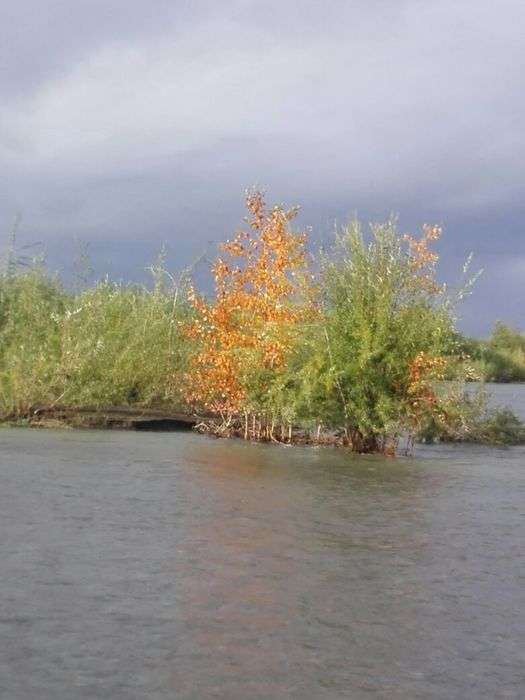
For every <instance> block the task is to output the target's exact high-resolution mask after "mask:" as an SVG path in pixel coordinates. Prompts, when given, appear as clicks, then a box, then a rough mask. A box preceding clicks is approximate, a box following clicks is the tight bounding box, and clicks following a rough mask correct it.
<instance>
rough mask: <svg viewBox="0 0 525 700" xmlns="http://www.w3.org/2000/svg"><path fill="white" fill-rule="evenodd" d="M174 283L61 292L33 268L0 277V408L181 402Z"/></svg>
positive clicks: (178, 298)
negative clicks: (148, 287)
mask: <svg viewBox="0 0 525 700" xmlns="http://www.w3.org/2000/svg"><path fill="white" fill-rule="evenodd" d="M187 313H188V305H187V303H186V301H185V297H184V295H183V294H181V293H180V290H177V289H173V288H165V287H163V286H162V285H161V284H157V285H156V286H155V287H154V289H153V290H148V289H146V288H144V287H139V286H128V285H121V284H113V283H110V282H108V281H103V282H100V283H98V284H97V285H95V286H94V287H93V288H91V289H87V290H86V291H83V292H81V293H79V294H76V295H73V294H69V293H67V292H66V291H65V290H64V289H63V288H62V287H61V285H60V284H59V283H58V282H57V281H56V280H55V279H52V278H50V277H48V276H47V275H46V274H45V272H44V271H43V270H42V269H40V268H35V269H31V270H29V271H26V270H21V271H20V272H18V273H17V274H14V275H13V274H10V275H7V274H5V275H3V276H1V277H0V410H1V412H2V413H3V414H4V415H9V416H13V415H15V416H16V415H23V414H25V413H27V412H28V411H29V410H30V409H31V408H32V407H35V406H40V405H44V406H50V405H53V404H56V403H59V402H60V403H61V404H66V405H71V406H79V405H82V406H108V405H119V404H138V405H157V404H165V403H169V404H171V405H173V404H180V403H181V395H180V387H181V379H182V375H183V371H184V362H185V356H186V352H187V344H186V342H185V340H184V338H183V336H182V334H181V331H180V322H182V321H183V320H184V319H185V318H186V316H187Z"/></svg>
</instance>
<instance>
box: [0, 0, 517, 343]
mask: <svg viewBox="0 0 525 700" xmlns="http://www.w3.org/2000/svg"><path fill="white" fill-rule="evenodd" d="M1 24H2V28H1V30H0V32H1V34H2V36H1V37H0V91H1V95H0V97H1V100H0V159H1V161H2V172H3V176H4V186H3V187H2V188H1V191H0V224H1V225H2V229H3V231H4V232H5V234H6V236H7V233H8V230H9V226H10V222H11V221H12V219H13V216H14V215H15V214H16V213H17V212H21V213H22V216H23V220H22V226H21V233H20V238H21V240H22V242H30V241H34V240H35V241H36V240H41V241H43V242H44V243H45V246H46V249H47V250H48V253H49V260H50V263H51V265H55V266H61V267H67V266H68V265H71V258H72V256H73V248H74V246H73V243H72V241H73V240H74V239H75V238H76V239H81V240H83V241H85V242H88V243H89V244H90V247H91V251H92V254H93V259H94V262H95V265H96V267H97V269H98V271H99V272H103V271H104V270H105V269H107V270H109V271H110V272H111V273H112V274H113V275H114V276H117V277H118V276H124V277H126V278H134V279H137V278H139V277H140V276H141V274H142V271H143V268H144V267H145V265H146V264H147V263H148V262H149V260H150V259H151V258H152V257H153V255H154V254H155V251H156V250H158V248H159V246H160V244H161V243H162V241H166V242H167V243H168V244H169V247H170V251H171V253H170V262H171V263H172V264H173V265H175V266H176V265H180V266H182V265H185V264H187V263H188V261H190V260H191V259H192V258H193V257H194V256H195V255H196V254H198V253H199V252H201V251H202V250H203V249H204V247H205V246H206V244H207V242H208V241H217V240H220V239H223V238H224V237H226V236H228V235H229V233H230V232H231V231H232V230H234V229H235V228H236V227H237V225H238V224H239V221H240V219H241V217H242V214H243V212H242V197H243V192H244V190H245V188H246V187H249V186H250V185H253V184H259V185H261V186H262V187H264V188H265V189H266V190H267V192H268V199H269V200H270V201H279V202H285V203H287V204H295V203H297V204H300V205H301V207H302V209H301V217H300V221H299V223H300V224H302V225H305V226H306V225H308V226H311V227H312V237H313V239H314V240H315V241H318V240H324V241H326V240H328V238H329V236H330V234H331V231H332V230H333V226H334V221H338V222H343V221H344V220H345V219H347V218H348V217H349V215H351V214H352V213H355V212H357V213H358V215H359V216H360V217H362V218H363V219H365V220H370V219H380V218H384V217H385V216H387V215H388V214H389V213H390V212H396V213H399V215H400V224H401V226H402V228H403V229H415V228H416V227H417V226H418V225H420V224H421V223H423V222H427V221H428V222H438V223H441V224H442V225H443V227H444V238H443V242H442V244H441V252H442V254H443V274H444V275H445V277H447V278H448V279H453V277H454V274H453V273H454V270H456V269H458V268H459V267H460V266H461V260H462V258H463V257H464V256H465V255H466V254H467V253H468V252H470V251H473V252H474V253H475V265H477V266H478V267H484V268H485V273H484V275H483V277H482V279H481V280H480V282H479V283H478V285H477V288H476V291H475V295H474V297H473V298H472V299H471V300H470V301H469V302H468V303H467V304H466V305H465V307H464V312H463V320H462V324H463V327H464V328H465V329H466V330H468V331H470V332H474V333H485V332H487V331H488V329H489V328H490V326H491V325H492V323H493V321H494V320H495V319H496V318H502V319H505V320H508V321H510V322H513V323H515V324H517V325H520V326H521V327H522V328H523V327H525V293H524V290H525V229H524V224H523V222H524V217H525V197H524V194H525V128H524V124H525V89H524V88H525V85H524V78H523V76H524V75H525V39H524V36H525V32H524V27H525V3H523V1H522V0H499V1H498V2H495V1H493V0H460V1H458V0H440V1H439V2H438V1H437V0H436V1H434V0H395V1H394V0H391V1H387V0H361V1H359V2H353V1H352V0H347V1H344V0H332V1H331V0H323V1H322V2H321V1H320V0H319V1H318V2H310V1H309V0H302V1H301V2H295V1H293V0H280V1H279V2H274V1H266V2H262V1H261V2H252V1H249V0H233V1H225V2H222V3H219V2H199V1H198V0H196V1H193V2H190V1H187V2H183V1H181V0H149V1H148V2H145V1H144V0H140V1H139V0H74V1H73V0H17V2H10V1H9V0H5V2H4V3H3V7H2V23H1ZM4 238H5V237H4Z"/></svg>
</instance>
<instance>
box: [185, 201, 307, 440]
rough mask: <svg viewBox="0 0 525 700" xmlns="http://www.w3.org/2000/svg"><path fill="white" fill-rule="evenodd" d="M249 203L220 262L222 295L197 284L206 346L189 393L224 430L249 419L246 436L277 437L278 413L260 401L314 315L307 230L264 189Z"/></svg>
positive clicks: (196, 331) (198, 336) (196, 329)
mask: <svg viewBox="0 0 525 700" xmlns="http://www.w3.org/2000/svg"><path fill="white" fill-rule="evenodd" d="M246 206H247V209H248V212H249V216H248V217H247V219H246V222H247V224H248V227H249V228H248V230H245V231H240V232H239V233H237V235H236V236H235V237H234V238H233V239H232V240H230V241H227V242H226V243H224V244H222V245H221V251H222V252H223V253H224V254H225V255H224V256H223V257H219V258H218V259H217V260H216V261H215V263H214V265H213V274H214V278H215V298H214V299H213V300H212V301H207V300H206V299H204V298H203V297H201V296H199V295H198V294H197V293H196V292H195V290H194V289H193V288H191V289H190V293H189V298H190V302H191V305H192V306H193V309H194V311H195V315H194V318H193V320H192V321H191V322H190V323H189V324H188V325H187V326H186V329H185V330H186V334H187V336H188V337H190V338H192V339H194V340H196V341H197V343H198V351H197V352H196V354H195V356H194V357H193V359H192V361H191V364H190V369H189V372H188V376H187V385H186V391H185V395H186V400H187V402H188V403H189V404H190V405H192V406H195V407H198V408H200V409H204V410H205V411H206V412H207V413H208V414H211V415H212V416H215V417H216V418H217V417H219V418H220V420H219V421H218V422H215V423H213V425H214V429H215V430H218V431H219V432H223V433H230V432H232V431H236V430H239V425H240V422H239V421H240V420H241V418H242V430H243V432H244V435H245V436H246V437H248V436H249V433H250V435H251V436H252V437H255V435H256V434H257V435H258V436H261V434H262V433H264V434H265V435H268V436H270V433H271V432H272V430H273V428H272V424H273V423H274V422H275V417H274V416H269V415H267V412H264V414H263V412H261V410H260V405H254V404H260V403H261V401H260V394H261V393H263V394H264V393H265V391H267V389H268V385H269V384H270V383H271V380H272V377H273V376H275V374H276V373H277V372H278V371H279V370H280V369H281V368H282V367H283V366H284V365H285V362H286V358H287V354H288V352H289V351H290V348H291V346H292V343H293V340H294V337H295V331H296V328H297V326H298V324H299V323H300V322H301V321H302V320H304V319H305V318H306V317H307V316H308V314H311V313H312V308H313V307H312V304H311V303H309V302H307V301H306V300H305V295H304V291H305V279H306V276H305V274H306V256H305V243H306V235H305V234H304V233H295V232H293V231H292V230H291V227H290V222H291V221H292V220H293V219H294V217H295V216H296V214H297V209H296V208H294V209H289V210H285V209H284V208H283V207H281V206H275V207H273V208H272V209H270V210H268V209H267V208H266V206H265V202H264V198H263V195H262V193H261V192H257V191H256V192H252V193H249V194H247V196H246ZM261 383H262V384H261ZM255 394H258V395H259V397H258V401H255V400H254V396H255ZM209 424H211V423H210V421H208V425H209Z"/></svg>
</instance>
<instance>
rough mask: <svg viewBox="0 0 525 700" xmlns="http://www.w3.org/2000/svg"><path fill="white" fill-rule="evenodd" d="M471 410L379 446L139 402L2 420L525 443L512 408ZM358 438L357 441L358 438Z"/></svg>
mask: <svg viewBox="0 0 525 700" xmlns="http://www.w3.org/2000/svg"><path fill="white" fill-rule="evenodd" d="M464 406H466V407H469V408H468V410H467V411H466V412H462V413H461V414H459V415H458V416H455V417H453V416H450V417H449V421H448V423H443V424H439V423H437V422H430V423H427V424H425V425H424V426H421V427H420V428H419V430H418V431H416V432H415V433H414V434H408V433H406V432H404V433H398V434H397V437H394V438H389V439H388V441H387V438H385V439H384V441H383V442H382V443H379V442H378V443H376V444H375V445H370V444H362V445H358V444H357V443H356V442H355V437H354V436H352V435H351V434H349V433H348V432H347V431H344V430H342V429H340V430H328V429H326V428H323V427H322V426H321V425H317V427H316V428H315V429H313V428H311V427H308V426H304V425H297V424H291V423H290V424H288V425H287V426H279V427H275V428H274V427H273V426H270V425H269V424H268V423H267V422H265V421H264V420H256V419H255V417H254V420H253V422H250V423H248V422H247V421H242V420H240V419H236V420H235V419H231V420H226V421H222V422H221V421H219V422H217V421H216V420H215V419H214V417H213V416H210V415H196V414H190V413H188V412H184V411H181V410H174V409H170V408H166V407H164V408H147V407H137V406H108V407H103V408H101V407H93V406H91V407H90V406H83V407H79V406H47V407H45V406H41V407H34V408H32V409H31V410H28V411H26V412H25V413H24V414H16V415H14V414H13V415H4V416H2V417H0V425H2V424H3V425H7V426H18V427H29V428H40V429H45V428H72V429H87V430H128V431H149V432H155V431H158V432H160V431H163V432H169V431H195V432H197V433H200V434H203V435H208V436H209V437H214V438H226V439H244V440H249V441H250V442H256V443H257V442H258V443H265V442H266V443H274V444H281V445H288V446H291V445H294V446H307V445H311V446H320V445H326V446H333V447H340V448H347V449H348V448H351V449H352V450H353V451H354V452H358V453H370V452H380V453H382V454H384V455H386V456H395V455H396V454H398V453H402V454H407V453H410V452H411V451H412V449H413V446H414V444H415V443H427V444H428V443H438V442H442V443H470V444H479V445H500V446H504V445H507V446H510V445H523V444H525V423H524V422H523V421H522V418H521V417H520V416H519V415H516V414H515V413H514V411H513V410H511V409H510V408H508V407H502V406H494V407H492V408H489V407H488V406H485V408H481V407H480V406H479V405H478V404H477V402H476V400H475V399H474V400H470V399H469V398H468V397H467V398H466V399H465V403H464ZM352 440H354V442H352Z"/></svg>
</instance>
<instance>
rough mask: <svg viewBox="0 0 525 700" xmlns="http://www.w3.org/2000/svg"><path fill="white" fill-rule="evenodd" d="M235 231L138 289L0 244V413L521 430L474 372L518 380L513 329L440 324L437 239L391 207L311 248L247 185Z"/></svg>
mask: <svg viewBox="0 0 525 700" xmlns="http://www.w3.org/2000/svg"><path fill="white" fill-rule="evenodd" d="M246 206H247V210H248V215H247V217H246V220H245V226H244V228H243V229H242V230H241V231H239V232H238V233H237V234H236V235H235V236H234V237H233V238H232V239H231V240H229V241H227V242H225V243H224V244H222V245H221V246H220V249H221V250H220V254H219V256H218V257H217V258H216V260H215V261H213V263H212V264H211V272H212V274H213V279H214V285H215V290H214V293H212V294H208V295H205V294H203V293H200V292H198V291H197V290H196V288H195V286H194V284H193V282H192V276H191V270H186V271H184V272H183V273H182V274H180V275H178V276H176V277H175V276H173V275H171V274H169V273H168V272H167V271H166V270H165V269H164V265H163V260H162V259H160V260H159V261H158V263H157V264H155V265H153V266H152V267H151V273H152V276H153V285H152V286H151V287H149V288H148V287H144V286H138V285H130V284H129V285H128V284H123V283H114V282H111V281H109V279H104V280H102V281H99V282H97V283H95V284H94V285H92V286H84V288H82V289H79V290H77V291H76V292H72V291H71V290H68V289H66V288H65V287H64V286H63V285H62V284H61V282H60V281H59V279H58V278H57V277H56V276H52V275H50V274H49V273H48V272H47V271H46V270H45V268H44V267H43V266H42V265H41V264H39V263H38V262H29V261H28V260H27V259H25V258H19V257H17V254H16V248H15V246H14V245H13V246H12V249H11V251H10V254H9V256H8V259H7V264H6V265H5V269H4V272H3V273H2V276H1V279H0V314H1V315H0V332H1V335H2V344H1V348H0V411H1V419H2V421H3V422H10V423H13V422H15V423H25V424H29V425H38V426H46V425H47V426H49V425H54V426H56V425H73V426H76V427H120V428H132V429H170V428H174V427H175V428H181V427H182V428H188V427H189V428H194V429H196V430H198V431H201V432H204V433H207V434H210V435H214V436H218V437H239V438H242V439H245V440H255V441H268V442H276V443H284V444H291V443H301V444H305V443H307V444H333V445H340V446H343V447H346V448H347V449H349V450H351V451H354V452H359V453H367V452H377V453H383V454H387V455H392V454H395V453H396V451H397V450H398V448H399V445H400V443H401V442H403V444H404V449H405V450H410V448H411V446H412V445H413V443H414V442H415V441H417V440H422V441H427V442H428V441H435V440H447V441H472V442H484V443H491V442H492V443H496V444H498V443H504V444H509V443H510V444H516V443H520V442H523V441H524V439H525V431H524V428H523V425H522V423H521V421H520V420H519V419H518V418H517V417H516V416H515V415H514V414H513V413H512V412H511V411H510V410H509V409H498V410H489V408H488V406H487V402H486V397H485V394H484V392H483V390H482V389H481V390H479V391H477V392H467V391H466V390H465V387H466V386H467V383H469V382H472V381H475V380H483V379H489V380H494V379H496V380H502V379H506V380H508V381H515V380H520V379H523V378H524V377H525V338H524V337H523V336H522V335H520V334H519V333H518V332H514V331H512V329H508V328H506V327H505V326H503V325H499V326H497V327H496V330H495V332H494V335H493V337H492V338H491V339H490V340H489V341H488V342H487V343H482V342H480V341H474V340H469V339H466V338H463V337H462V336H461V335H460V334H459V333H458V332H457V329H456V318H457V316H456V314H457V308H458V304H459V303H460V302H461V300H462V299H463V297H464V296H465V295H466V294H469V293H470V291H471V288H472V286H473V284H474V282H475V279H476V275H475V274H474V275H469V273H468V265H466V266H465V269H464V271H463V272H464V276H463V279H462V280H461V281H460V284H459V285H458V288H456V289H451V288H449V287H448V286H447V285H445V284H443V283H441V282H440V281H439V280H438V279H437V273H436V263H437V261H438V254H437V252H436V251H435V245H436V243H437V241H438V240H439V238H440V237H441V229H440V228H439V227H438V226H430V225H425V226H423V228H422V231H421V233H420V235H419V236H412V235H408V234H405V235H402V234H400V233H399V231H398V229H397V224H396V221H395V220H394V219H390V220H388V221H386V222H384V223H378V224H372V225H371V226H370V227H369V230H364V229H363V227H362V226H361V224H360V223H359V222H358V221H352V222H350V223H349V224H348V225H346V226H344V227H342V228H341V229H340V230H339V231H338V232H337V236H336V240H335V243H334V246H333V249H332V250H330V251H323V252H320V253H318V254H317V255H314V254H313V253H312V252H311V251H310V250H309V249H308V245H307V244H308V241H307V236H306V234H305V233H304V232H301V231H300V232H297V231H295V230H294V229H293V227H292V221H293V219H294V217H295V215H296V213H297V209H296V208H292V209H286V208H284V207H283V206H280V205H276V206H273V207H267V205H266V203H265V201H264V197H263V194H262V193H261V192H259V191H256V190H254V191H252V192H249V193H248V194H247V196H246Z"/></svg>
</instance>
